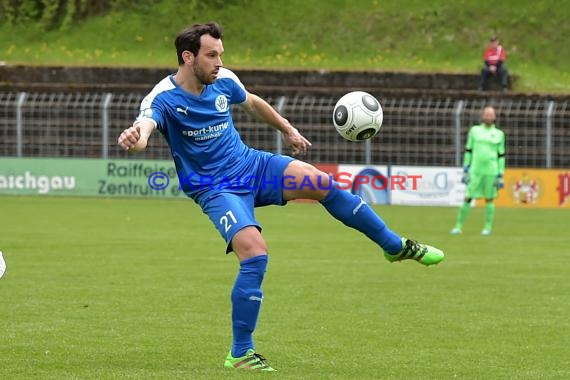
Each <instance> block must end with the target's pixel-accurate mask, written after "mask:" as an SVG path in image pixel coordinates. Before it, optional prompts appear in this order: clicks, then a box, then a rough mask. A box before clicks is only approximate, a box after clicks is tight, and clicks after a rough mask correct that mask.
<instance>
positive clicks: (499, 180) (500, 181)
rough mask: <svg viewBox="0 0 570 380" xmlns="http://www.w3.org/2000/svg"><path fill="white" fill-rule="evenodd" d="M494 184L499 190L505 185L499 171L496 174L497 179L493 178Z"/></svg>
mask: <svg viewBox="0 0 570 380" xmlns="http://www.w3.org/2000/svg"><path fill="white" fill-rule="evenodd" d="M495 186H496V187H497V190H501V189H502V188H503V187H505V181H504V180H503V175H502V174H500V173H499V174H498V175H497V179H496V180H495Z"/></svg>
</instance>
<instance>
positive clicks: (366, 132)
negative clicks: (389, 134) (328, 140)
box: [333, 91, 384, 141]
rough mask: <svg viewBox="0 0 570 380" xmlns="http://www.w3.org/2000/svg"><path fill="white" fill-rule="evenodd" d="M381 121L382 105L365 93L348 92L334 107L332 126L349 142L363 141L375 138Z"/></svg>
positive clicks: (380, 126)
mask: <svg viewBox="0 0 570 380" xmlns="http://www.w3.org/2000/svg"><path fill="white" fill-rule="evenodd" d="M383 120H384V111H383V110H382V105H381V104H380V102H379V101H378V100H377V99H376V98H375V97H374V96H372V95H370V94H369V93H367V92H363V91H352V92H349V93H348V94H345V95H344V96H343V97H342V98H340V99H339V100H338V102H337V103H336V105H335V106H334V112H333V123H334V126H335V128H336V130H337V132H338V133H339V134H340V135H341V136H342V137H344V138H345V139H347V140H349V141H363V140H368V139H370V138H372V137H374V136H376V135H377V134H378V132H380V128H382V121H383Z"/></svg>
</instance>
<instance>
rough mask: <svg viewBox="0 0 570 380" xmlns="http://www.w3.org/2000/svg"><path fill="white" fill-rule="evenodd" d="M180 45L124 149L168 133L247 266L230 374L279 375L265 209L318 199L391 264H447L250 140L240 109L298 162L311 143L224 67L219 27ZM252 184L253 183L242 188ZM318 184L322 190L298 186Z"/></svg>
mask: <svg viewBox="0 0 570 380" xmlns="http://www.w3.org/2000/svg"><path fill="white" fill-rule="evenodd" d="M175 46H176V52H177V55H178V64H179V67H178V71H177V72H176V73H175V74H172V75H169V76H167V77H166V78H164V79H163V80H161V81H160V82H159V83H158V84H157V85H156V86H155V87H154V88H153V89H152V91H151V92H150V93H149V94H148V95H147V96H146V97H145V98H144V99H143V100H142V102H141V107H140V113H139V116H138V117H137V118H136V120H135V121H134V123H133V125H132V126H131V127H130V128H127V129H125V130H124V131H123V132H122V133H121V135H120V136H119V138H118V144H119V146H121V147H122V148H123V149H125V150H128V151H141V150H143V149H145V148H146V146H147V142H148V139H149V137H150V136H151V133H152V132H153V131H154V130H155V129H158V130H159V131H160V132H161V134H162V135H163V136H164V137H165V138H166V140H167V142H168V144H169V146H170V150H171V153H172V158H173V160H174V164H175V166H176V170H177V173H178V177H179V181H180V184H181V187H182V189H183V191H184V192H185V193H186V194H187V195H188V196H189V197H190V198H192V199H193V200H194V201H195V202H196V203H197V204H199V205H200V207H201V208H202V210H203V212H204V213H205V214H207V215H208V217H209V218H210V220H211V221H212V223H213V224H214V225H215V226H216V228H217V229H218V231H219V232H220V234H221V235H222V237H223V238H224V239H225V241H226V243H227V247H228V248H227V253H229V252H231V251H233V252H234V253H235V255H236V256H237V259H238V260H239V266H240V268H239V272H238V275H237V278H236V280H235V284H234V286H233V289H232V292H231V301H232V327H233V344H232V347H231V350H230V352H229V353H228V355H227V357H226V359H225V362H224V365H225V366H226V367H230V368H236V369H253V370H261V371H274V369H273V368H272V367H271V366H269V364H268V363H267V360H266V359H265V358H264V357H263V356H262V355H260V354H259V353H257V351H256V350H255V346H254V344H253V332H254V330H255V327H256V324H257V318H258V315H259V310H260V307H261V301H262V299H263V293H262V291H261V284H262V281H263V277H264V275H265V271H266V267H267V261H268V256H267V252H268V249H267V245H266V243H265V241H264V239H263V237H262V235H261V227H260V225H259V223H258V222H257V221H256V220H255V217H254V208H255V207H260V206H266V205H285V204H286V203H287V201H290V200H294V199H299V198H304V199H313V200H317V201H319V202H320V203H321V204H322V205H323V206H324V207H325V209H326V210H327V211H328V212H329V213H330V214H331V215H332V216H333V217H334V218H336V219H338V220H339V221H341V222H342V223H344V224H345V225H347V226H349V227H352V228H354V229H357V230H358V231H360V232H362V233H363V234H365V235H366V236H368V237H369V238H370V239H372V240H373V241H374V242H376V243H377V244H378V245H379V246H380V247H381V248H382V250H383V251H384V256H385V258H386V259H387V260H388V261H389V262H395V261H401V260H406V259H411V260H416V261H418V262H419V263H421V264H423V265H432V264H437V263H439V262H440V261H441V260H443V258H444V254H443V252H442V251H441V250H439V249H437V248H434V247H431V246H429V245H425V244H420V243H418V242H416V241H413V240H411V239H407V238H404V237H401V236H400V235H398V234H396V233H395V232H393V231H391V230H390V229H389V228H388V227H387V226H386V224H385V223H384V221H383V220H382V219H381V218H380V217H379V216H378V215H377V214H376V213H375V212H374V211H373V210H372V208H371V207H369V206H368V205H367V204H366V203H365V202H364V201H363V200H362V199H361V198H360V197H359V196H357V195H354V194H351V193H350V192H348V191H344V190H341V189H340V188H339V187H338V186H332V185H333V184H332V183H331V182H330V181H331V178H330V177H329V176H328V174H326V173H324V172H321V171H320V170H318V169H316V168H315V167H314V166H312V165H310V164H308V163H305V162H302V161H300V160H297V159H294V158H292V157H289V156H285V155H278V154H273V153H269V152H264V151H260V150H256V149H252V148H250V147H248V146H247V145H245V144H244V143H243V142H242V140H241V138H240V135H239V133H238V132H237V130H236V128H235V127H234V123H233V120H232V116H231V113H230V105H232V104H236V105H240V106H242V107H243V108H244V109H245V111H247V112H248V113H249V114H251V115H253V116H254V117H256V118H257V119H259V120H262V121H264V122H266V123H267V124H269V125H271V126H272V127H274V128H276V129H277V130H279V131H280V132H281V133H282V136H283V139H284V143H285V145H286V146H287V147H288V148H290V149H291V150H292V154H293V155H294V156H295V155H297V154H302V153H305V152H306V151H307V149H308V148H309V147H310V146H311V143H310V142H309V141H308V140H307V139H306V138H305V137H303V136H302V135H301V134H300V133H299V131H298V130H297V129H296V128H294V127H293V126H292V125H291V124H290V123H289V121H288V120H287V119H285V118H284V117H282V116H281V115H280V114H279V113H277V111H275V110H274V108H273V107H271V105H269V104H268V103H267V102H266V101H265V100H263V99H261V98H260V97H259V96H257V95H254V94H252V93H249V92H248V91H247V90H246V89H245V87H244V85H243V84H242V83H241V82H240V80H239V79H238V77H237V76H236V75H235V74H234V73H233V72H232V71H230V70H228V69H226V68H224V67H223V65H222V54H223V53H224V47H223V44H222V29H221V27H220V26H219V25H218V24H216V23H215V22H210V23H206V24H194V25H192V26H190V27H188V28H186V29H184V30H183V31H182V32H180V34H179V35H178V36H177V37H176V40H175ZM248 176H249V177H248ZM246 177H248V178H249V179H250V180H249V182H248V183H245V182H244V181H240V179H243V178H246ZM251 181H253V182H251ZM308 181H309V182H310V183H311V184H313V185H312V186H309V185H306V186H298V184H301V183H303V184H307V183H308Z"/></svg>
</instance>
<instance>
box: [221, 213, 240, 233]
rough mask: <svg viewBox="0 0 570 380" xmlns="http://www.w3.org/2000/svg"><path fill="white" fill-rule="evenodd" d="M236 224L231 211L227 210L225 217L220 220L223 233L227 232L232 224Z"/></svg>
mask: <svg viewBox="0 0 570 380" xmlns="http://www.w3.org/2000/svg"><path fill="white" fill-rule="evenodd" d="M236 223H237V220H236V217H235V216H234V213H233V212H232V211H231V210H228V211H227V212H226V214H225V215H222V217H221V218H220V224H221V225H222V226H224V232H226V233H227V232H228V231H229V230H230V228H232V226H233V225H234V224H236Z"/></svg>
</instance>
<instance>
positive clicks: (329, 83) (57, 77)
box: [0, 65, 570, 99]
mask: <svg viewBox="0 0 570 380" xmlns="http://www.w3.org/2000/svg"><path fill="white" fill-rule="evenodd" d="M175 71H176V67H172V68H126V67H113V68H108V67H64V66H45V67H42V66H18V65H4V66H0V91H80V92H81V91H113V92H142V93H145V92H148V91H149V90H150V89H151V88H152V87H153V86H154V84H156V83H157V82H158V81H159V80H161V79H162V78H164V77H165V76H166V75H168V74H170V73H173V72H175ZM234 71H235V72H236V73H237V74H238V76H239V77H240V79H241V80H242V82H243V83H244V84H245V85H246V87H247V88H248V89H249V90H250V91H253V92H256V93H260V94H289V95H291V94H319V93H322V94H329V95H330V94H339V95H340V94H343V93H345V92H347V91H351V90H363V91H369V92H371V93H375V94H382V95H383V96H400V97H417V96H423V95H429V96H436V97H438V96H442V97H462V98H464V97H469V98H477V97H488V96H494V97H496V96H500V97H529V96H530V97H551V96H549V95H539V94H520V93H516V92H509V93H506V94H502V93H497V92H496V91H493V90H492V91H489V92H486V93H483V92H481V91H478V90H477V88H478V85H479V75H478V74H477V73H473V74H444V73H408V72H379V71H358V72H357V71H328V70H312V71H311V70H307V71H301V70H251V69H235V70H234ZM511 78H512V81H511V84H512V83H516V80H517V77H516V76H512V77H511ZM494 85H495V87H493V89H494V90H498V89H499V86H498V83H495V84H494ZM555 97H557V98H560V97H561V96H555ZM569 97H570V94H569V95H568V96H562V98H565V99H566V98H569Z"/></svg>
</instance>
